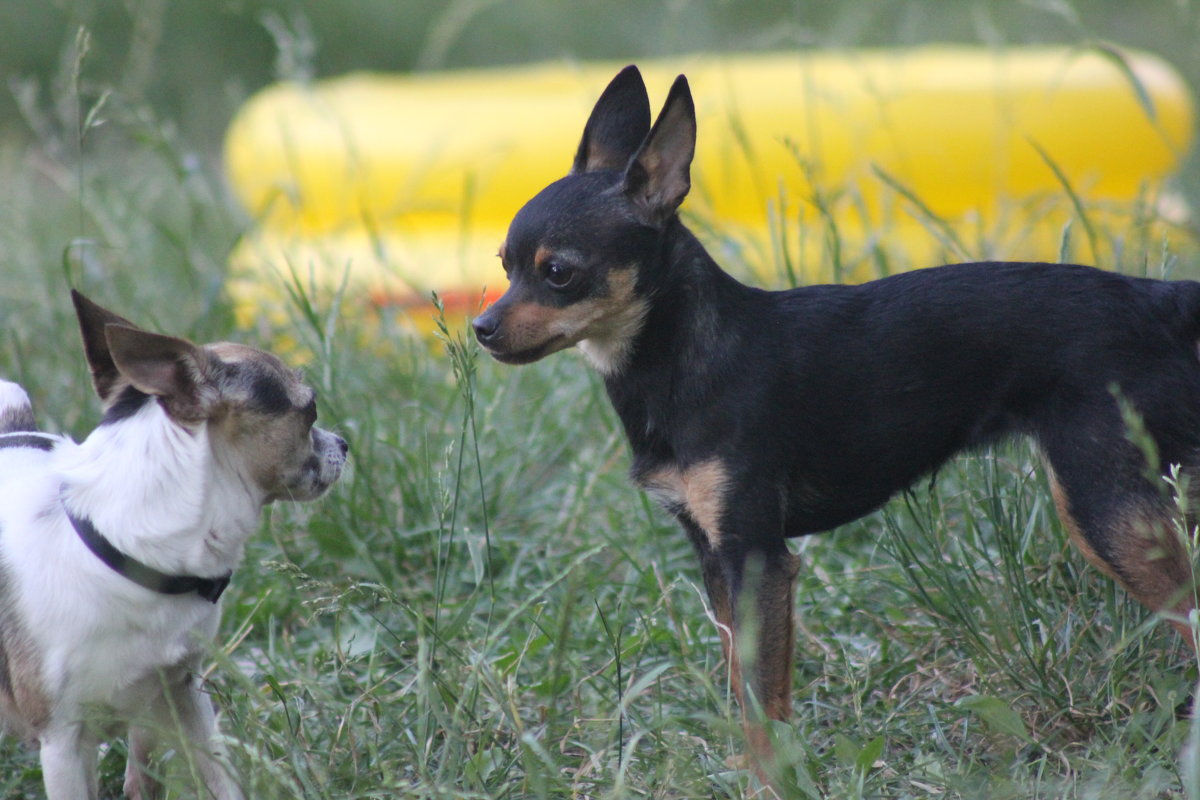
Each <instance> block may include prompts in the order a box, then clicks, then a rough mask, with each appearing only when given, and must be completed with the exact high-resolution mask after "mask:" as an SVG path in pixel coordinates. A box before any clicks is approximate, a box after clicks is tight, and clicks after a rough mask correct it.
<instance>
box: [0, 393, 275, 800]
mask: <svg viewBox="0 0 1200 800" xmlns="http://www.w3.org/2000/svg"><path fill="white" fill-rule="evenodd" d="M251 486H252V484H250V483H249V482H247V481H244V480H242V479H240V478H238V477H237V476H230V475H228V474H226V473H225V472H223V471H222V470H221V469H219V468H217V466H216V462H215V459H214V456H213V453H212V449H211V443H210V441H209V437H208V435H207V431H206V429H205V428H204V427H199V428H197V429H194V430H188V429H185V428H183V427H181V426H179V425H178V424H176V423H174V422H172V421H171V420H170V419H169V418H168V417H167V415H166V414H165V412H164V411H163V410H162V408H161V406H160V405H159V404H158V403H156V402H150V403H147V404H146V406H145V407H144V408H143V409H142V410H140V411H139V412H138V413H137V414H136V415H134V416H133V417H131V418H129V419H126V420H122V421H120V422H116V423H114V424H110V425H103V426H101V427H100V428H98V429H97V430H96V431H95V432H93V433H92V434H91V435H90V436H89V437H88V438H87V439H86V440H85V441H84V442H83V443H82V444H75V443H74V442H72V441H70V440H69V439H65V438H63V439H60V440H59V441H58V443H57V446H56V447H55V449H54V450H53V451H52V452H43V451H40V450H35V449H23V448H11V449H0V558H3V570H4V572H5V573H6V575H7V577H8V578H9V579H10V580H11V581H12V586H11V596H10V598H9V599H10V602H13V603H15V604H16V610H17V614H16V616H17V618H19V619H20V621H21V623H22V626H23V627H24V629H25V631H26V633H27V634H28V635H29V637H30V638H31V639H32V640H33V642H34V643H35V644H36V650H37V651H38V653H39V655H40V659H41V664H40V667H41V669H40V672H41V675H40V682H41V685H42V687H43V691H44V693H45V694H46V696H47V698H48V699H49V700H50V701H51V706H52V717H51V721H50V723H49V724H48V725H46V726H44V729H43V730H40V731H37V732H36V735H37V736H38V737H39V739H40V741H41V745H42V757H43V769H44V771H45V772H46V785H47V792H48V794H49V796H50V798H51V800H56V798H57V797H60V796H61V797H63V798H66V797H83V798H89V797H94V787H93V786H91V785H89V784H90V782H92V781H93V780H94V779H92V778H88V777H87V773H88V770H87V769H86V768H83V767H81V765H80V764H77V763H75V762H76V761H78V760H79V759H83V760H84V762H86V760H87V759H88V758H93V757H94V755H89V754H88V752H87V750H88V743H87V742H86V741H85V743H84V746H83V747H82V748H81V747H80V746H79V737H80V736H81V735H82V734H81V733H80V729H79V726H78V724H77V723H78V722H79V720H80V719H81V718H82V716H83V713H84V709H85V708H87V707H90V706H99V707H103V708H108V709H110V710H111V711H113V712H115V713H116V714H117V715H119V716H122V717H129V716H133V717H136V716H138V715H144V714H145V713H146V711H147V710H151V711H153V710H154V708H155V707H156V706H163V704H164V700H166V698H164V697H163V685H164V681H166V682H168V683H172V685H176V684H178V686H179V691H178V692H177V693H176V694H174V695H173V696H172V697H170V698H169V704H171V705H175V706H183V708H182V709H180V708H178V707H177V708H175V709H174V710H171V709H167V708H165V707H163V708H162V709H161V710H162V711H164V712H166V713H167V714H168V715H170V714H174V715H175V717H176V719H182V724H183V726H184V728H185V729H191V728H194V729H195V730H194V731H192V732H191V733H194V735H195V736H196V737H198V738H197V739H196V741H201V742H204V741H205V740H206V739H207V738H209V737H210V736H211V735H212V734H213V732H214V731H213V728H212V712H211V708H210V707H209V706H208V703H207V700H206V698H203V697H201V696H199V692H198V690H195V689H194V688H192V689H188V688H186V687H190V686H191V684H192V682H191V681H190V680H188V677H187V673H188V671H189V670H190V669H192V668H193V667H194V664H195V661H196V659H197V658H198V657H199V656H200V654H201V653H202V652H203V648H204V646H205V643H206V642H208V641H210V640H211V638H212V637H213V635H214V634H215V632H216V628H217V623H218V619H219V611H218V607H217V605H216V604H214V603H210V602H208V601H207V600H204V599H203V598H200V597H198V596H197V595H195V594H186V595H178V596H167V595H162V594H158V593H155V592H152V591H150V590H148V589H145V588H143V587H141V586H138V585H137V584H135V583H133V582H131V581H130V580H128V579H127V578H125V577H123V576H122V575H119V574H118V573H116V572H115V571H113V570H112V569H110V568H109V567H108V566H107V565H106V564H104V563H103V562H102V561H100V560H99V559H98V558H97V557H96V556H95V555H94V554H93V553H92V552H91V551H90V550H88V548H87V547H86V545H84V543H83V542H82V541H81V540H80V539H79V538H78V536H77V535H76V533H75V531H74V528H73V527H72V525H71V523H70V521H69V520H68V519H67V516H66V513H65V511H64V503H65V504H66V505H67V506H69V507H70V509H71V511H72V512H73V513H75V514H77V515H78V516H81V517H87V518H89V519H91V520H92V522H93V523H94V524H95V526H96V528H97V529H98V530H99V531H100V532H101V533H102V534H103V535H104V536H105V537H106V538H108V539H109V540H110V541H111V542H112V543H113V544H114V545H115V546H116V547H117V548H118V549H119V550H121V551H122V552H124V553H125V554H127V555H129V556H132V557H133V558H136V559H138V560H140V561H142V562H143V563H145V564H148V565H149V566H152V567H154V568H156V569H159V570H160V571H163V572H168V573H172V574H186V575H196V576H200V577H211V576H216V575H222V574H225V573H227V572H229V571H230V570H232V569H233V568H234V567H235V566H236V565H237V563H238V562H239V561H240V560H241V558H242V552H243V547H244V545H245V542H246V539H247V537H248V536H249V535H250V533H251V532H252V531H253V530H254V528H255V527H256V524H257V520H258V514H259V510H260V507H261V502H262V499H263V498H262V497H261V493H258V492H256V491H255V490H253V489H252V488H251ZM170 720H171V716H167V717H166V719H165V720H164V721H167V722H168V724H169V721H170ZM189 738H191V734H189ZM134 746H137V747H138V748H139V749H143V750H144V749H145V747H144V746H143V745H142V743H140V742H138V743H136V744H135V745H131V748H132V747H134ZM75 751H82V755H76V756H74V757H72V753H73V752H75ZM91 752H92V753H93V754H94V745H93V746H92V751H91ZM47 761H49V763H47ZM200 761H201V762H202V770H203V771H205V772H206V773H211V774H210V775H209V778H210V783H209V787H210V790H212V791H213V792H214V796H216V797H220V798H238V797H240V796H241V795H240V793H239V792H238V791H237V789H236V788H235V787H234V786H233V784H232V782H230V781H229V780H228V778H227V777H226V776H225V775H224V774H223V771H222V769H221V767H220V766H219V765H218V764H217V763H216V762H215V761H212V760H211V759H208V758H201V759H200ZM141 780H142V778H141V777H140V776H138V775H136V774H134V775H131V777H130V781H131V784H130V786H131V791H132V792H133V796H137V795H138V794H140V792H141V789H140V788H139V787H140V786H141Z"/></svg>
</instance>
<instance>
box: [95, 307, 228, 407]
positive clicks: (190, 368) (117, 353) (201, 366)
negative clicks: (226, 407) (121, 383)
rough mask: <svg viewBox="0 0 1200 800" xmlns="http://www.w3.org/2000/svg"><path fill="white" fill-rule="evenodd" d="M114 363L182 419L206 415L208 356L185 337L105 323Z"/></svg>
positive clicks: (131, 381)
mask: <svg viewBox="0 0 1200 800" xmlns="http://www.w3.org/2000/svg"><path fill="white" fill-rule="evenodd" d="M104 333H105V338H106V340H107V342H108V350H109V353H110V354H111V355H112V361H113V364H114V365H115V366H116V369H117V370H118V372H119V373H120V375H121V377H122V378H124V379H125V380H126V381H128V382H129V383H130V385H132V386H133V387H134V388H135V389H137V390H138V391H140V392H144V393H146V394H149V395H153V396H155V397H158V398H160V399H161V400H162V402H163V405H164V406H165V407H166V409H167V413H169V414H171V416H173V417H175V418H176V419H180V420H188V421H199V420H202V419H204V418H205V417H206V416H207V409H206V404H205V402H204V391H203V390H204V387H205V386H206V385H207V378H206V372H207V365H208V357H207V355H206V354H205V353H204V351H203V350H201V349H200V348H199V347H196V346H195V345H194V344H192V343H191V342H189V341H187V340H186V339H177V338H175V337H174V336H163V335H162V334H158V333H150V332H148V331H143V330H141V329H139V328H131V327H129V326H128V325H115V324H114V325H105V326H104Z"/></svg>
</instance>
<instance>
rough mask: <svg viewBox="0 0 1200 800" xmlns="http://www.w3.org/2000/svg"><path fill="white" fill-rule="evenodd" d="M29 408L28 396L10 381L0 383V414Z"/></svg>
mask: <svg viewBox="0 0 1200 800" xmlns="http://www.w3.org/2000/svg"><path fill="white" fill-rule="evenodd" d="M28 408H30V403H29V395H27V394H25V390H24V389H22V388H21V387H20V385H18V384H15V383H13V382H12V381H0V414H3V413H4V412H5V411H8V410H9V409H28Z"/></svg>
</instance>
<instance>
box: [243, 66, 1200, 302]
mask: <svg viewBox="0 0 1200 800" xmlns="http://www.w3.org/2000/svg"><path fill="white" fill-rule="evenodd" d="M621 66H622V64H620V63H615V62H614V63H588V64H578V63H554V64H542V65H538V66H531V67H526V68H516V69H488V70H464V71H458V72H449V73H441V74H427V75H377V74H355V75H349V76H346V77H342V78H337V79H333V80H327V81H323V82H319V83H316V84H314V85H311V86H301V85H295V84H281V85H276V86H273V87H270V88H268V89H266V90H264V91H263V92H261V93H259V94H258V95H256V96H255V97H253V98H251V99H250V100H249V101H248V102H247V103H246V105H245V106H244V108H243V109H242V110H241V111H240V113H239V114H238V115H237V116H236V118H235V119H234V120H233V122H232V124H231V126H230V128H229V131H228V137H227V140H226V167H227V171H228V177H229V182H230V185H231V186H232V188H233V191H234V192H235V194H236V196H237V197H238V198H239V199H240V201H241V202H242V204H243V205H244V206H245V208H246V209H247V211H248V212H249V214H250V215H251V216H252V218H253V220H254V223H255V224H254V227H253V229H252V230H251V231H250V232H249V233H248V234H247V235H246V236H245V237H244V239H243V241H242V242H241V243H240V245H239V246H238V247H237V249H236V250H235V252H234V253H233V255H232V258H231V272H232V282H231V289H232V291H233V292H234V294H235V298H236V299H237V300H238V302H239V303H241V304H242V305H243V307H244V310H245V311H246V312H247V314H246V319H247V320H249V319H250V318H251V316H252V315H254V314H259V313H262V312H263V311H264V310H265V309H266V308H269V306H270V305H271V304H272V303H273V302H276V300H277V299H278V298H279V297H280V296H281V295H280V293H279V292H278V291H277V289H278V286H279V282H280V280H284V281H287V282H298V283H299V284H300V285H302V286H304V287H307V288H311V289H315V290H317V291H329V290H333V289H336V288H338V287H342V286H345V287H346V290H347V292H348V293H349V294H351V295H352V296H355V297H366V298H369V299H370V301H371V302H372V303H373V304H375V305H387V304H396V305H401V306H403V305H407V304H410V303H413V302H420V303H424V302H427V301H428V297H429V292H430V291H431V290H437V291H438V292H439V294H441V295H442V296H443V297H444V298H446V299H447V301H448V303H450V304H455V303H457V304H461V305H464V306H466V307H468V308H470V307H473V306H475V305H476V304H478V302H479V301H480V298H481V297H482V296H483V291H484V288H485V287H486V288H488V289H490V290H495V291H499V290H502V289H503V284H504V276H503V273H502V272H501V270H500V268H499V263H498V260H497V259H496V257H495V253H496V249H497V246H498V244H499V243H500V241H501V240H502V239H503V236H504V231H505V228H506V226H507V224H508V221H509V220H510V219H511V217H512V215H513V214H514V212H516V210H517V209H518V208H519V207H520V206H521V204H523V203H524V202H525V201H526V200H527V199H529V198H530V197H531V196H532V195H533V194H534V193H536V192H537V191H538V190H539V189H541V188H542V187H543V186H545V185H546V184H547V183H549V182H550V181H552V180H554V179H556V178H558V177H561V176H562V175H563V174H564V173H565V172H566V170H567V168H568V166H569V165H570V162H571V157H572V155H573V153H574V150H575V147H576V145H577V143H578V139H579V135H580V132H581V131H582V128H583V123H584V121H585V120H586V118H587V114H588V112H589V110H590V108H591V105H592V103H593V102H594V101H595V99H596V97H597V96H598V95H599V93H600V91H601V90H602V89H603V88H604V86H605V85H606V83H607V82H608V80H609V79H610V78H611V77H612V75H613V74H615V73H616V71H617V70H618V69H619V68H620V67H621ZM639 66H641V67H642V71H643V74H644V76H645V78H646V81H647V85H648V87H649V89H650V92H651V98H652V104H653V105H655V106H657V105H658V104H660V103H661V102H662V99H663V97H664V96H665V92H666V89H667V87H668V86H669V85H670V81H671V80H672V79H673V78H674V76H675V75H676V74H678V73H680V72H683V73H686V74H687V75H688V77H689V80H690V82H691V86H692V91H693V93H694V95H695V98H696V105H697V113H698V122H699V143H698V150H697V154H696V159H695V163H694V167H693V191H692V194H691V196H690V197H689V198H688V200H687V201H686V202H685V204H684V213H685V214H688V215H689V217H690V219H691V221H692V222H694V223H696V227H697V228H698V229H700V230H701V232H702V235H704V238H706V240H707V242H708V243H709V244H710V246H712V247H713V248H714V250H715V253H716V255H717V257H718V260H719V261H721V262H722V263H723V264H725V265H726V266H727V267H728V268H730V269H733V270H735V271H736V270H737V269H738V268H739V267H738V265H739V264H744V265H746V267H748V268H750V269H754V270H758V271H760V272H763V273H767V281H768V282H770V281H771V280H772V274H774V275H778V274H779V273H781V272H790V273H792V274H791V275H790V276H788V277H786V278H781V279H778V280H774V282H775V283H776V284H778V283H780V282H782V281H785V280H802V281H809V282H811V281H823V280H834V279H847V280H857V279H865V278H869V277H872V276H873V275H874V274H876V273H877V272H879V271H881V270H891V269H902V268H907V267H910V266H919V265H923V264H927V263H934V262H937V261H945V260H964V259H970V258H984V257H1002V258H1030V259H1039V260H1053V259H1055V258H1057V256H1058V254H1059V248H1060V240H1061V238H1062V232H1063V227H1064V225H1065V224H1066V223H1067V222H1068V220H1072V219H1074V220H1075V223H1078V224H1074V225H1073V231H1075V232H1077V235H1075V236H1073V237H1072V238H1073V241H1074V242H1075V247H1076V252H1075V257H1076V258H1078V259H1081V260H1086V261H1093V262H1096V261H1099V262H1101V263H1103V262H1104V261H1105V259H1106V258H1107V257H1108V255H1107V252H1106V250H1105V243H1104V242H1103V241H1097V239H1096V237H1094V236H1087V235H1085V234H1087V233H1090V229H1089V226H1088V224H1087V223H1088V222H1089V219H1088V218H1089V217H1090V216H1091V215H1114V214H1115V215H1118V217H1121V215H1124V217H1125V218H1128V220H1129V224H1130V226H1131V231H1132V229H1133V226H1135V225H1136V223H1137V221H1138V220H1144V219H1145V218H1147V217H1148V216H1153V215H1152V214H1149V213H1148V212H1147V209H1149V208H1153V207H1156V206H1157V205H1158V204H1159V201H1160V197H1159V189H1160V186H1161V182H1162V179H1163V178H1164V177H1166V176H1168V175H1169V174H1170V173H1171V172H1172V171H1173V170H1175V169H1176V168H1177V166H1178V165H1179V163H1180V161H1181V159H1182V157H1183V156H1184V155H1185V153H1186V151H1187V149H1188V147H1189V146H1190V143H1191V135H1192V114H1193V112H1192V103H1191V99H1190V95H1189V92H1188V90H1187V87H1186V86H1185V85H1184V83H1183V81H1182V80H1181V79H1180V77H1179V76H1178V74H1177V73H1175V72H1174V71H1173V70H1172V69H1171V68H1170V67H1169V66H1168V65H1167V64H1165V63H1164V62H1163V61H1161V60H1160V59H1158V58H1156V57H1154V56H1151V55H1148V54H1145V53H1122V54H1118V53H1115V52H1112V51H1100V50H1086V51H1085V50H1075V49H1014V50H981V49H968V48H950V47H937V48H924V49H915V50H900V51H865V52H843V53H836V54H795V53H793V54H777V55H744V56H695V57H689V58H680V59H674V60H670V61H650V62H641V63H640V64H639ZM655 110H656V111H657V108H656V109H655ZM707 232H711V235H709V234H708V233H707ZM272 298H276V300H273V299H272Z"/></svg>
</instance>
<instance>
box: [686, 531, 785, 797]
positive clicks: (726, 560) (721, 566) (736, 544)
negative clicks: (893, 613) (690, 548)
mask: <svg viewBox="0 0 1200 800" xmlns="http://www.w3.org/2000/svg"><path fill="white" fill-rule="evenodd" d="M738 516H739V515H736V514H733V515H726V516H725V519H726V520H727V521H728V522H729V523H734V521H735V519H736V518H737V517H738ZM684 528H685V529H686V530H687V532H688V535H689V536H690V537H691V540H692V543H693V544H694V545H695V547H696V550H697V553H698V554H699V556H700V565H701V572H702V574H703V577H704V586H705V589H706V590H707V592H708V597H709V601H710V603H711V605H712V610H713V613H714V614H715V615H716V618H717V624H718V626H719V627H720V635H721V646H722V650H723V651H724V655H725V659H726V663H727V665H728V667H729V679H730V684H731V685H732V687H733V690H734V694H735V696H736V697H737V700H738V704H739V705H740V707H741V710H742V722H743V726H744V727H745V731H746V738H747V740H748V741H749V744H750V750H751V754H752V757H753V759H754V767H755V770H756V772H758V773H759V774H760V776H762V775H763V774H764V772H765V771H769V770H770V765H771V763H772V762H773V755H774V754H773V749H772V747H771V743H770V738H769V736H768V734H767V730H766V726H765V724H764V718H765V719H767V720H781V721H783V720H787V719H788V718H789V717H790V716H791V710H792V656H793V650H794V644H795V637H794V623H793V605H794V603H793V599H794V598H793V592H794V586H795V577H796V572H797V570H798V569H799V561H800V560H799V558H798V557H796V556H795V555H793V554H792V553H791V552H790V551H789V550H788V549H787V546H786V545H785V544H784V540H783V538H782V536H779V537H777V538H775V539H773V540H769V541H768V542H766V543H759V542H747V539H746V537H743V536H738V535H736V534H735V533H734V531H737V530H739V529H740V528H739V527H738V526H737V525H736V523H735V524H731V525H730V526H729V528H728V530H729V533H720V534H709V533H707V532H705V531H703V530H702V529H701V528H700V527H699V526H697V525H696V524H695V523H694V522H692V521H691V520H686V519H685V520H684Z"/></svg>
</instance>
